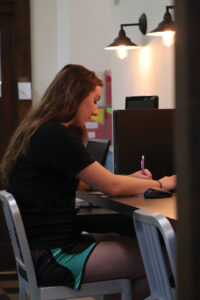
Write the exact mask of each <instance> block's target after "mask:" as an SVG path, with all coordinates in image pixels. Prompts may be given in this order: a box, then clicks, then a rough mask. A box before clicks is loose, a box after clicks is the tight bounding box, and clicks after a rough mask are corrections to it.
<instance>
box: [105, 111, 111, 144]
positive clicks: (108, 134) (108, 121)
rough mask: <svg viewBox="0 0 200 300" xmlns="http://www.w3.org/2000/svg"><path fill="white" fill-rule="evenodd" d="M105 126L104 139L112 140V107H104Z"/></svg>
mask: <svg viewBox="0 0 200 300" xmlns="http://www.w3.org/2000/svg"><path fill="white" fill-rule="evenodd" d="M105 123H106V128H105V139H108V140H110V141H111V142H112V108H111V107H107V108H106V122H105Z"/></svg>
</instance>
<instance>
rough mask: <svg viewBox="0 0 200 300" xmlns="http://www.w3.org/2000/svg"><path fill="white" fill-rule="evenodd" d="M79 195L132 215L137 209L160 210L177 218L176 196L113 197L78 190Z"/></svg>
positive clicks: (172, 217) (163, 213)
mask: <svg viewBox="0 0 200 300" xmlns="http://www.w3.org/2000/svg"><path fill="white" fill-rule="evenodd" d="M77 197H79V198H81V199H83V200H86V201H89V202H91V203H94V204H97V205H100V206H102V207H105V208H108V209H111V210H114V211H117V212H119V213H120V214H122V215H126V216H129V217H132V215H133V211H134V210H135V209H138V208H140V209H145V210H147V211H151V212H158V213H160V214H162V215H164V216H166V217H167V218H169V219H172V220H177V219H178V216H177V208H176V196H175V195H173V196H172V197H170V198H159V199H145V198H144V197H143V196H123V197H111V196H106V195H99V194H95V193H94V192H93V193H88V192H82V191H78V192H77Z"/></svg>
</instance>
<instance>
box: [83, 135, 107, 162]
mask: <svg viewBox="0 0 200 300" xmlns="http://www.w3.org/2000/svg"><path fill="white" fill-rule="evenodd" d="M109 146H110V140H106V139H91V140H88V143H87V146H86V148H87V150H88V151H89V152H90V154H91V155H92V156H93V157H94V159H95V160H96V161H98V162H99V163H100V164H101V165H102V166H105V163H106V158H107V155H108V150H109Z"/></svg>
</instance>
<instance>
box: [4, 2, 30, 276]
mask: <svg viewBox="0 0 200 300" xmlns="http://www.w3.org/2000/svg"><path fill="white" fill-rule="evenodd" d="M22 81H27V82H31V53H30V7H29V0H6V1H5V0H0V159H2V156H3V154H4V152H5V149H6V147H7V145H8V143H9V141H10V137H11V135H12V134H13V132H14V130H15V128H16V127H17V125H18V124H19V122H20V121H21V120H22V119H23V117H24V116H25V114H26V113H27V110H28V109H29V108H30V107H31V105H32V101H26V100H22V101H21V100H20V101H19V100H18V90H17V86H18V82H22ZM2 188H3V185H2V183H1V178H0V189H2ZM14 267H15V263H14V257H13V253H12V249H11V245H10V240H9V235H8V231H7V227H6V224H5V220H4V216H3V211H2V208H1V206H0V271H1V270H8V269H11V268H14Z"/></svg>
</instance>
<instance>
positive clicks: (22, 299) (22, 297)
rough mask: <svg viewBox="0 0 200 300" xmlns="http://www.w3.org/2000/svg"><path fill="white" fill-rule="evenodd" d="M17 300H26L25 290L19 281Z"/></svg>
mask: <svg viewBox="0 0 200 300" xmlns="http://www.w3.org/2000/svg"><path fill="white" fill-rule="evenodd" d="M19 300H26V290H25V286H24V284H23V282H22V281H21V280H19Z"/></svg>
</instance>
